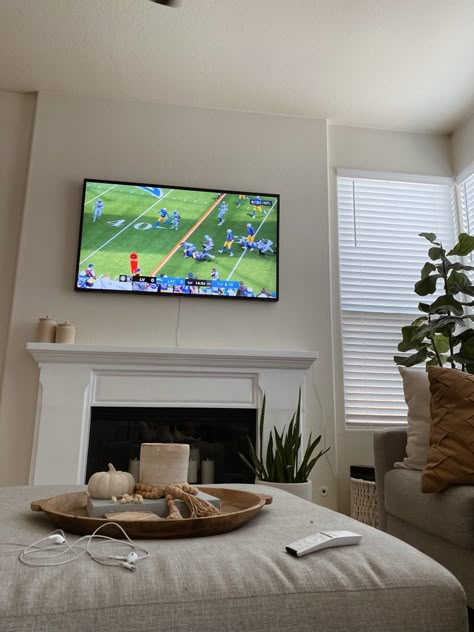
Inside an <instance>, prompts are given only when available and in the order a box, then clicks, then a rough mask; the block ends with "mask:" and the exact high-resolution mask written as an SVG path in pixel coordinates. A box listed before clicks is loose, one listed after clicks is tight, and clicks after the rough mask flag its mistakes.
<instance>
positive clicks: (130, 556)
mask: <svg viewBox="0 0 474 632" xmlns="http://www.w3.org/2000/svg"><path fill="white" fill-rule="evenodd" d="M110 559H111V560H123V561H124V562H127V564H133V563H134V562H136V561H137V560H138V555H137V554H136V553H135V551H132V552H131V553H129V554H128V555H127V557H124V556H123V555H111V556H110Z"/></svg>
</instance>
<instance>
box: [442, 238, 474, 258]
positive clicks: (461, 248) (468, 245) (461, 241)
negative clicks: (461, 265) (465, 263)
mask: <svg viewBox="0 0 474 632" xmlns="http://www.w3.org/2000/svg"><path fill="white" fill-rule="evenodd" d="M473 250H474V237H472V236H471V235H468V234H467V233H460V235H459V237H458V243H457V244H456V245H455V246H454V247H453V248H452V249H451V250H450V251H449V252H448V255H456V256H458V257H466V256H467V255H468V254H469V253H471V252H472V251H473Z"/></svg>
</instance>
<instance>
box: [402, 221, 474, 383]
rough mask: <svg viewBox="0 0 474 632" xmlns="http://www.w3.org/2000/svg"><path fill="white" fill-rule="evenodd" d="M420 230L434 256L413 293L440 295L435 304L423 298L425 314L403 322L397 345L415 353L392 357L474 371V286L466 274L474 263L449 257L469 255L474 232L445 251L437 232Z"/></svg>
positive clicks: (404, 361) (409, 362)
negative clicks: (400, 339) (424, 300)
mask: <svg viewBox="0 0 474 632" xmlns="http://www.w3.org/2000/svg"><path fill="white" fill-rule="evenodd" d="M419 235H420V237H424V238H425V239H427V240H428V241H429V242H430V243H431V244H432V246H431V247H430V248H429V250H428V257H429V258H430V261H428V262H426V263H425V264H424V266H423V268H422V270H421V278H420V280H419V281H417V282H416V283H415V292H416V293H417V294H418V295H419V296H428V295H430V294H436V298H434V300H433V302H431V303H425V302H422V303H419V304H418V309H419V310H420V312H423V316H420V317H418V318H416V319H415V320H414V321H413V322H412V323H411V325H407V326H406V327H402V337H403V339H402V341H401V342H400V343H399V345H398V350H399V351H402V352H407V351H415V353H413V354H412V355H410V356H398V355H396V356H394V361H395V363H396V364H401V365H403V366H414V365H415V364H420V363H422V362H424V363H425V364H426V366H431V365H434V366H443V365H444V364H446V363H449V365H450V366H451V368H458V369H461V370H463V371H467V372H468V373H474V330H473V327H472V322H473V320H474V316H473V315H472V307H473V306H474V300H472V297H474V287H473V285H472V283H471V280H470V278H469V276H468V275H467V274H466V272H469V271H472V270H474V267H473V266H470V265H465V264H464V263H462V262H461V261H459V260H456V261H453V260H451V259H449V257H451V256H453V257H456V258H458V257H460V258H463V257H466V256H467V255H469V254H470V253H471V252H472V251H473V250H474V236H471V235H468V234H467V233H461V234H460V235H459V237H458V242H457V243H456V244H455V245H454V247H453V248H451V250H450V251H449V252H448V253H447V252H446V250H445V249H444V248H443V245H442V243H441V242H440V241H439V240H438V239H437V237H436V235H435V234H434V233H419ZM439 286H440V287H439ZM438 289H441V293H439V292H438Z"/></svg>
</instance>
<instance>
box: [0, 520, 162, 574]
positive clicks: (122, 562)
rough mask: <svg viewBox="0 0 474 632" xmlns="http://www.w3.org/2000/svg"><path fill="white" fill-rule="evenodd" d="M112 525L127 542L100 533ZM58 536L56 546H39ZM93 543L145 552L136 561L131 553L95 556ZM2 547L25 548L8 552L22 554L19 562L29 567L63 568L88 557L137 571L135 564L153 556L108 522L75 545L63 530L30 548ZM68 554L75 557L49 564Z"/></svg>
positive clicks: (116, 525)
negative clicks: (68, 540)
mask: <svg viewBox="0 0 474 632" xmlns="http://www.w3.org/2000/svg"><path fill="white" fill-rule="evenodd" d="M111 525H114V526H115V527H117V528H118V529H119V530H120V531H121V532H122V535H123V538H124V539H117V538H112V537H109V536H106V535H99V531H100V530H101V529H103V528H104V527H110V526H111ZM56 535H57V536H58V538H60V539H59V540H56V542H55V544H53V545H50V546H40V545H41V543H42V542H45V541H47V540H50V541H55V536H56ZM61 540H62V541H61ZM94 540H96V541H97V540H105V541H108V542H116V543H118V544H122V545H126V546H128V547H131V548H133V549H135V550H137V551H140V552H141V553H143V555H140V556H137V557H136V559H134V556H130V554H129V556H127V557H123V556H113V555H97V554H95V553H93V552H92V550H91V544H92V542H93V541H94ZM83 543H86V546H83ZM0 545H12V546H21V547H22V548H19V549H13V550H12V551H9V552H10V553H13V552H20V556H19V560H20V562H22V564H25V565H26V566H62V565H64V564H69V563H70V562H73V561H74V560H76V559H77V558H78V557H80V556H81V555H84V554H87V555H88V556H89V557H90V558H91V559H93V560H94V561H95V562H97V563H99V564H105V565H107V566H124V567H126V568H128V569H130V570H135V568H136V567H135V562H138V561H139V560H143V559H145V558H147V557H148V556H149V555H150V553H149V552H148V551H147V550H146V549H144V548H143V547H141V546H139V545H137V544H135V543H134V542H133V541H132V540H131V539H130V538H129V536H128V535H127V533H126V532H125V531H124V529H123V528H122V527H121V526H120V525H119V524H117V523H116V522H107V523H106V524H103V525H100V526H99V527H98V528H97V529H96V530H95V531H94V532H93V533H92V534H91V535H85V536H82V537H80V538H78V539H77V540H76V541H75V542H74V543H72V544H69V543H68V542H67V540H66V537H65V534H64V531H62V530H57V531H55V532H54V533H52V534H50V535H49V536H45V537H44V538H40V539H39V540H36V542H33V543H32V544H29V545H24V546H23V545H20V544H18V543H13V542H0ZM63 545H65V548H63ZM58 546H61V547H62V548H61V550H59V551H58V550H57V547H58ZM52 551H54V553H52ZM69 553H72V554H73V556H72V557H69V558H68V559H64V560H62V561H56V562H52V563H51V562H48V561H47V560H55V559H56V558H58V557H64V556H65V555H68V554H69ZM130 557H131V558H132V559H131V560H130ZM27 558H28V559H27ZM35 560H36V561H35Z"/></svg>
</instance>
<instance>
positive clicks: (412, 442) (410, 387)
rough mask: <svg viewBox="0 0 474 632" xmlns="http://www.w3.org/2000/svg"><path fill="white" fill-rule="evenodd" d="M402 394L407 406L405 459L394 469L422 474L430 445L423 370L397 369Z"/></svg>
mask: <svg viewBox="0 0 474 632" xmlns="http://www.w3.org/2000/svg"><path fill="white" fill-rule="evenodd" d="M398 370H399V371H400V375H401V377H402V380H403V392H404V395H405V401H406V403H407V406H408V414H407V422H408V428H407V445H406V457H405V458H404V459H403V461H400V462H397V463H395V464H394V467H396V468H403V469H410V470H422V469H423V468H424V467H425V465H426V460H427V458H428V448H429V442H430V430H431V413H430V399H431V394H430V383H429V381H428V374H427V372H426V371H425V369H421V368H412V367H409V368H408V367H404V366H399V367H398Z"/></svg>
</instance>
